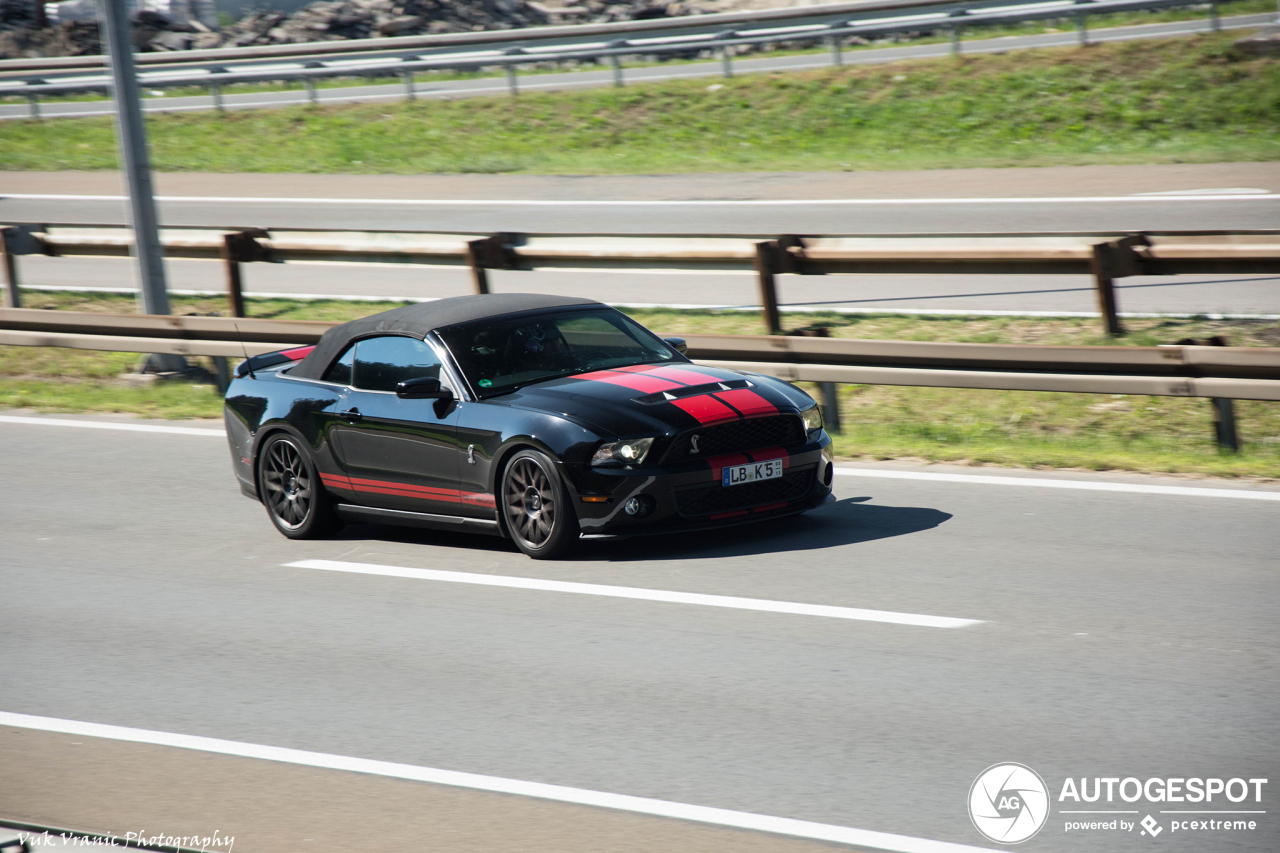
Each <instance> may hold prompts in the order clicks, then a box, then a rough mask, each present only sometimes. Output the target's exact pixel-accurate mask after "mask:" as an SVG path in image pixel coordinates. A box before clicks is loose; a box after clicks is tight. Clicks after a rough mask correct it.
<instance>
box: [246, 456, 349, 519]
mask: <svg viewBox="0 0 1280 853" xmlns="http://www.w3.org/2000/svg"><path fill="white" fill-rule="evenodd" d="M258 494H259V495H260V496H261V498H262V503H263V505H264V506H265V507H266V508H267V517H268V518H270V519H271V523H272V524H274V525H275V526H276V530H279V531H280V532H281V533H283V534H284V535H285V536H287V537H289V538H290V539H318V538H320V537H323V536H328V535H329V534H331V533H335V532H337V531H338V530H339V529H341V528H342V522H341V520H340V519H339V518H338V516H337V515H336V514H335V513H334V511H333V501H332V500H331V499H330V497H329V494H328V493H327V492H326V491H325V490H324V486H323V485H322V484H321V483H320V477H319V476H317V474H316V466H315V463H314V462H312V461H311V454H310V453H309V452H308V451H307V450H306V448H305V447H303V445H302V444H301V443H300V442H299V441H298V440H297V439H295V438H294V437H293V436H291V435H286V434H284V433H276V434H275V435H273V436H271V437H270V438H268V439H267V443H266V444H265V445H263V447H262V452H261V453H259V454H258Z"/></svg>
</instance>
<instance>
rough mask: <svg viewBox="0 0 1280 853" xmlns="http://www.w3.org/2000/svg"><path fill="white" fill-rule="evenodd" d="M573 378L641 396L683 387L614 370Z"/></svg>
mask: <svg viewBox="0 0 1280 853" xmlns="http://www.w3.org/2000/svg"><path fill="white" fill-rule="evenodd" d="M574 378H575V379H585V380H587V381H588V382H608V383H609V384H610V385H621V386H622V387H623V388H630V389H631V390H632V391H639V392H640V393H641V394H656V393H658V392H659V391H671V390H673V389H675V388H683V387H684V385H682V384H680V383H679V382H672V381H670V380H667V379H659V378H658V377H656V376H648V375H646V374H636V373H619V372H618V371H616V370H597V371H595V372H594V373H582V374H579V375H578V376H575V377H574Z"/></svg>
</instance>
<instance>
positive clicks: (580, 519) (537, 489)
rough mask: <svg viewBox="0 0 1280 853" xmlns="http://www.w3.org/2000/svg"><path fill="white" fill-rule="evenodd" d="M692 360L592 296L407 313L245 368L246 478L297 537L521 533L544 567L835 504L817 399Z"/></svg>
mask: <svg viewBox="0 0 1280 853" xmlns="http://www.w3.org/2000/svg"><path fill="white" fill-rule="evenodd" d="M683 349H684V342H683V341H681V340H679V339H678V338H672V339H670V340H667V341H663V340H661V339H659V338H658V337H656V336H655V335H654V334H653V333H651V332H649V331H648V330H646V329H645V328H643V327H642V326H640V325H639V324H637V323H636V322H634V321H633V320H631V319H630V318H628V317H627V316H626V315H624V314H622V313H620V312H618V311H616V310H614V309H613V308H610V307H608V306H606V305H602V304H600V303H599V302H592V301H590V300H586V299H571V298H564V297H556V296H534V295H527V294H502V295H489V296H463V297H458V298H455V299H441V300H438V301H435V302H428V303H423V304H420V305H411V306H408V307H405V308H397V309H395V310H392V311H386V312H384V313H382V314H375V315H373V316H372V317H366V318H364V319H361V320H355V321H352V322H350V323H344V324H343V325H341V326H336V327H334V328H333V329H330V330H329V331H328V332H326V333H325V334H324V336H323V337H322V338H321V339H320V342H319V343H318V344H317V345H316V346H314V347H301V348H298V349H291V350H284V351H282V352H278V353H269V354H267V355H259V356H254V357H253V358H250V359H248V360H246V361H245V362H244V363H242V364H241V365H240V366H239V368H237V370H236V378H235V380H234V381H233V382H232V383H231V387H230V388H228V389H227V397H226V410H225V419H226V423H227V438H228V440H229V442H230V444H231V458H232V463H233V467H234V469H235V473H236V477H237V479H239V481H240V488H241V491H243V492H244V493H245V494H246V495H248V496H250V497H252V498H255V499H257V500H259V501H261V502H262V503H263V504H265V505H266V507H267V514H268V515H269V516H270V518H271V521H272V523H273V524H275V526H276V527H277V528H278V529H279V530H280V532H281V533H283V534H284V535H285V536H288V537H290V538H293V539H303V538H309V537H315V536H321V535H324V534H326V533H328V532H331V531H333V530H335V529H337V528H338V527H340V526H341V524H342V522H343V521H366V522H387V523H393V524H409V525H417V526H424V527H436V528H446V529H452V530H471V531H478V532H485V533H491V534H496V535H499V536H506V537H509V538H510V539H512V540H513V541H514V542H515V544H516V545H517V546H518V547H519V548H520V550H522V551H524V552H525V553H526V554H528V555H529V556H531V557H534V558H551V557H556V556H560V555H563V554H564V553H565V552H566V551H567V550H568V549H569V548H570V547H571V546H572V545H573V544H574V543H575V542H576V541H577V540H578V539H579V537H580V536H612V535H620V534H632V533H656V532H663V531H670V530H689V529H697V528H703V527H719V526H724V525H731V524H739V523H744V522H748V523H749V522H752V521H755V520H757V519H762V518H771V517H776V516H782V515H789V514H792V513H798V512H804V511H805V510H808V509H811V508H813V507H816V506H819V505H821V504H823V503H825V502H827V501H829V500H831V499H832V498H831V476H832V466H831V456H830V450H829V445H830V443H831V440H830V439H829V438H828V436H827V434H826V433H825V432H824V431H823V429H822V418H821V415H820V414H819V412H818V408H817V405H816V404H815V403H814V401H813V399H812V398H810V397H809V395H807V394H805V393H804V392H803V391H801V390H800V389H799V388H796V387H795V386H793V385H790V384H788V383H786V382H783V381H781V380H779V379H774V378H772V377H769V376H760V375H757V374H753V373H743V372H740V371H736V370H724V369H720V368H711V367H700V366H697V365H694V364H692V363H691V362H690V361H689V360H688V359H687V358H685V357H684V355H683Z"/></svg>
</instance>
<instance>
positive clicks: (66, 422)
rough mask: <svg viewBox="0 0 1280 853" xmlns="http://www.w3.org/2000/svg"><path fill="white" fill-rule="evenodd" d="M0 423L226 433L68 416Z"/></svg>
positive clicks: (4, 418)
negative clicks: (76, 419) (73, 418)
mask: <svg viewBox="0 0 1280 853" xmlns="http://www.w3.org/2000/svg"><path fill="white" fill-rule="evenodd" d="M0 423H6V424H27V425H29V426H60V427H80V428H82V429H118V430H125V431H127V432H168V433H173V434H175V435H211V436H217V437H218V438H226V437H227V434H226V432H225V431H224V430H220V429H197V428H195V427H170V426H153V425H151V424H122V423H111V422H109V421H73V420H70V419H68V418H24V417H20V416H17V415H0Z"/></svg>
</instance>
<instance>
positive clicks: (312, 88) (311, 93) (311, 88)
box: [302, 77, 320, 106]
mask: <svg viewBox="0 0 1280 853" xmlns="http://www.w3.org/2000/svg"><path fill="white" fill-rule="evenodd" d="M302 86H303V88H305V89H306V90H307V100H308V101H310V102H311V105H312V106H315V105H316V104H318V103H320V101H319V99H318V98H317V97H316V81H315V80H312V79H311V78H310V77H303V78H302Z"/></svg>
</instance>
